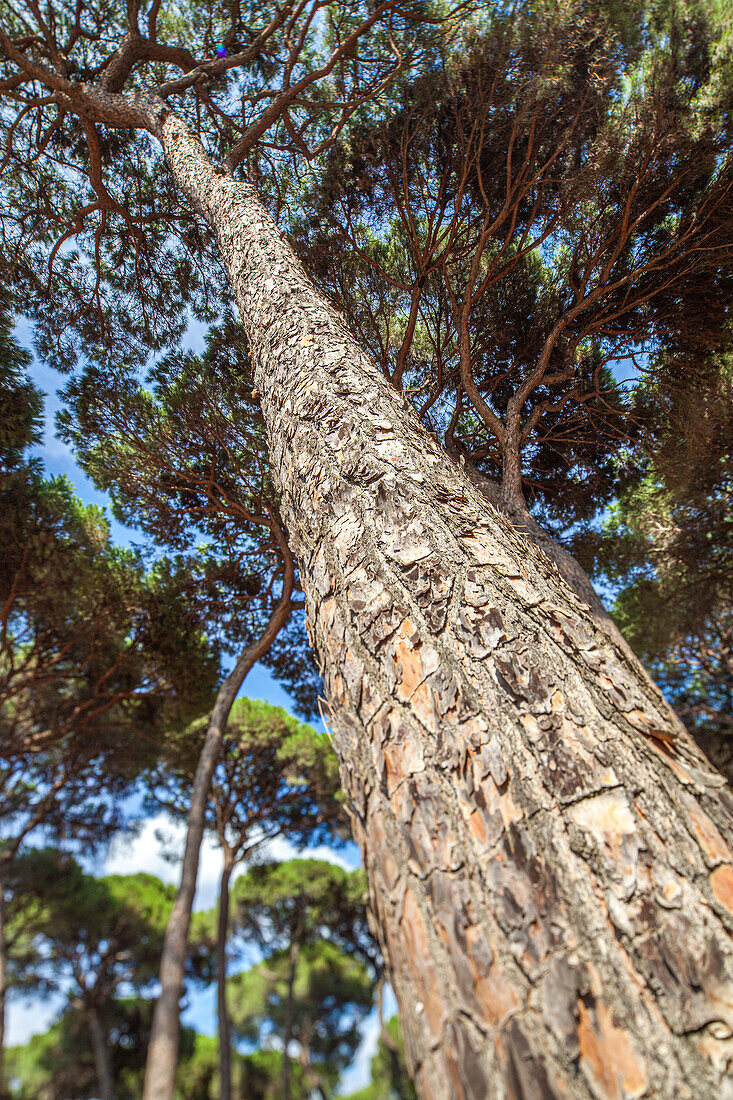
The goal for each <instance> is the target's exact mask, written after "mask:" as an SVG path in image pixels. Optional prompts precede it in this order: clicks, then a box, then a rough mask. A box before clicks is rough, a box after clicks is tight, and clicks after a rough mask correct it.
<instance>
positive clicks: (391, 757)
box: [383, 730, 425, 798]
mask: <svg viewBox="0 0 733 1100" xmlns="http://www.w3.org/2000/svg"><path fill="white" fill-rule="evenodd" d="M401 732H402V734H403V736H402V738H401V739H400V740H398V741H388V742H386V743H385V745H384V749H383V752H384V763H385V768H386V772H387V793H388V794H389V796H390V798H391V797H392V795H393V793H394V791H395V788H396V787H398V786H399V784H400V783H401V782H402V780H403V779H406V778H407V776H408V775H414V774H415V773H416V772H420V771H422V770H423V769H424V767H425V759H424V757H423V751H422V745H421V744H420V742H419V741H418V740H417V738H415V737H410V735H409V733H408V734H407V736H405V733H406V732H407V731H404V730H403V731H401Z"/></svg>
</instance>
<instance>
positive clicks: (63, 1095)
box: [6, 998, 239, 1100]
mask: <svg viewBox="0 0 733 1100" xmlns="http://www.w3.org/2000/svg"><path fill="white" fill-rule="evenodd" d="M152 1016H153V1002H152V1001H150V1000H143V999H140V998H126V999H117V1000H114V1001H112V1002H110V1003H109V1004H108V1005H107V1017H106V1018H107V1023H108V1027H109V1054H110V1063H111V1066H112V1073H113V1077H114V1081H115V1096H116V1100H138V1098H139V1097H140V1095H141V1093H142V1084H143V1076H144V1072H145V1058H146V1053H147V1044H148V1039H149V1035H150V1025H151V1022H152ZM6 1057H7V1069H8V1074H7V1076H8V1080H9V1081H10V1082H11V1096H12V1097H13V1098H14V1100H92V1098H93V1097H95V1096H96V1095H98V1087H97V1081H96V1072H95V1066H94V1057H93V1054H92V1050H91V1045H90V1042H89V1026H88V1023H87V1020H86V1018H85V1014H84V1012H83V1011H82V1010H81V1009H80V1008H79V1007H74V1006H71V1007H69V1008H68V1009H66V1010H65V1011H64V1013H63V1014H62V1015H61V1017H60V1019H59V1020H58V1021H57V1023H55V1024H54V1025H53V1026H52V1027H51V1028H49V1030H48V1031H47V1032H45V1033H44V1034H43V1035H36V1036H33V1038H32V1039H30V1040H29V1041H28V1043H26V1044H25V1045H24V1046H21V1047H11V1048H10V1049H9V1050H8V1051H7V1054H6ZM217 1058H218V1052H217V1042H216V1039H212V1038H209V1037H208V1036H205V1035H197V1034H195V1032H194V1031H193V1030H192V1029H191V1028H187V1027H184V1028H183V1029H182V1031H181V1040H180V1047H179V1062H178V1072H177V1079H176V1088H175V1093H174V1100H216V1097H217V1095H218V1094H217V1088H216V1086H217V1079H218V1068H217ZM238 1062H239V1060H237V1064H238Z"/></svg>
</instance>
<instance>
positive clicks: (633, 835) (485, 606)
mask: <svg viewBox="0 0 733 1100" xmlns="http://www.w3.org/2000/svg"><path fill="white" fill-rule="evenodd" d="M161 133H162V141H163V144H164V148H165V153H166V158H167V161H168V164H169V166H170V168H171V171H172V172H173V175H174V177H175V178H176V180H177V181H178V183H179V184H180V186H181V187H182V188H183V189H184V190H185V192H186V193H187V194H188V196H189V197H190V198H191V200H192V201H193V202H194V204H195V205H196V206H197V208H198V209H199V210H200V211H201V212H202V213H203V214H204V215H205V216H206V218H207V219H208V221H209V223H210V225H211V226H212V228H213V229H214V231H215V233H216V236H217V239H218V242H219V247H220V250H221V254H222V257H223V259H224V262H225V264H226V266H227V269H228V272H229V277H230V279H231V282H232V286H233V288H234V292H235V295H236V298H237V303H238V305H239V309H240V312H241V315H242V319H243V323H244V325H245V328H246V331H247V335H248V338H249V340H250V342H251V347H252V354H253V359H254V363H255V379H256V384H257V388H258V389H259V391H260V393H261V395H262V407H263V411H264V414H265V418H266V420H267V424H268V431H269V438H270V449H271V458H272V468H273V473H274V476H275V478H276V480H277V482H278V484H279V487H280V489H281V492H282V514H283V518H284V520H285V522H286V524H287V527H288V531H289V535H290V539H291V545H292V546H293V549H294V551H295V553H296V556H297V558H298V561H299V566H300V571H301V572H300V577H301V582H302V585H303V588H304V591H305V594H306V604H307V610H308V619H309V630H310V636H311V640H312V642H313V645H314V647H315V650H316V653H317V654H318V656H319V659H320V661H321V663H322V667H323V671H324V677H325V682H326V687H327V692H328V697H329V701H330V705H331V708H332V711H331V714H332V719H331V720H332V733H333V741H334V746H335V748H336V751H337V752H338V755H339V758H340V763H341V776H342V781H343V784H344V786H345V788H346V791H347V793H348V795H349V798H350V803H351V808H352V813H353V824H354V830H355V834H356V837H357V839H358V841H359V844H360V846H361V849H362V852H363V855H364V862H365V866H366V870H367V875H368V878H369V884H370V894H371V902H372V905H373V907H374V909H375V911H376V913H377V915H378V919H379V923H380V927H381V937H382V947H383V951H384V954H385V958H386V960H387V964H388V969H389V974H390V980H391V982H392V985H393V988H394V990H395V994H396V996H397V1000H398V1003H399V1006H400V1014H401V1018H402V1022H403V1027H404V1031H405V1037H406V1046H407V1054H408V1058H409V1061H410V1065H411V1071H412V1072H413V1074H414V1076H415V1080H416V1084H417V1088H418V1092H419V1094H420V1096H421V1100H432V1098H440V1100H448V1098H459V1100H460V1098H464V1097H471V1098H475V1100H486V1098H487V1097H489V1098H497V1100H498V1098H500V1097H501V1098H504V1097H514V1098H525V1100H529V1098H532V1100H535V1098H537V1100H540V1098H550V1097H556V1098H560V1097H572V1098H574V1100H581V1098H582V1100H591V1098H596V1100H597V1098H604V1100H605V1098H619V1100H621V1098H622V1097H642V1096H649V1095H651V1094H652V1093H653V1094H654V1095H656V1096H659V1097H675V1098H679V1100H682V1098H690V1100H692V1098H693V1097H695V1098H701V1097H716V1100H717V1098H720V1100H723V1098H725V1100H730V1098H731V1097H733V1073H731V1070H733V1063H732V1062H731V1058H732V1050H731V1039H730V1036H731V1028H732V1027H733V943H732V941H731V935H730V930H731V929H732V928H733V852H732V851H731V847H730V844H731V841H732V840H733V795H731V792H730V791H729V790H728V789H727V788H726V787H724V786H723V787H721V786H720V784H721V783H722V782H723V781H722V780H721V778H720V776H719V775H718V773H717V772H715V771H714V770H713V769H712V768H711V766H710V765H709V764H708V762H707V761H706V759H705V758H704V756H703V755H702V753H701V752H700V751H699V750H698V749H697V747H696V746H695V745H694V743H693V742H692V740H691V738H690V737H689V736H688V735H687V733H686V731H685V730H684V728H683V727H682V725H681V723H680V722H679V721H678V719H677V718H676V717H675V715H674V713H673V711H672V710H671V708H670V707H669V706H668V705H667V704H666V702H665V701H664V699H663V698H662V696H661V693H660V692H659V691H658V689H656V687H655V686H654V685H653V684H652V682H651V680H650V679H649V678H648V676H647V675H646V673H645V672H644V670H643V669H642V667H641V665H640V664H639V663H638V662H637V661H636V660H635V659H634V658H633V656H631V655H630V654H629V653H628V652H626V651H625V650H624V649H622V648H621V647H619V646H618V645H617V644H616V643H615V641H614V639H613V638H612V637H611V636H610V635H609V633H608V632H607V631H605V630H604V628H603V626H602V624H600V623H599V622H598V621H596V619H595V618H594V617H593V615H592V614H591V613H590V611H589V608H588V606H587V604H585V603H584V602H583V601H581V600H580V599H579V598H578V597H577V596H576V595H575V594H574V593H573V592H572V591H571V589H570V588H569V587H568V585H567V584H566V583H565V581H564V580H563V579H562V577H561V576H560V575H559V573H558V571H557V569H556V568H555V567H554V566H553V565H552V564H551V562H550V561H549V559H548V558H547V557H546V556H545V554H544V553H543V552H542V551H540V550H539V549H538V548H537V547H536V546H534V545H532V543H530V542H529V540H528V539H527V538H526V537H525V536H524V535H522V534H521V533H519V532H515V531H514V530H513V528H512V526H511V524H510V523H509V522H508V520H507V519H506V518H505V517H504V516H503V515H502V514H501V513H499V512H498V511H496V510H495V509H494V508H493V507H492V506H491V505H490V504H489V503H488V502H487V501H486V500H485V499H483V498H482V497H481V495H480V494H479V492H478V490H477V489H476V487H475V486H474V485H473V484H472V483H471V481H470V480H469V479H468V478H467V477H466V475H465V473H464V472H463V471H462V470H461V469H460V467H457V466H456V465H455V464H454V463H453V462H451V460H450V459H449V457H448V456H447V455H446V453H445V451H444V450H443V449H442V448H441V447H440V446H439V445H438V444H437V443H436V442H435V441H434V440H432V439H431V438H430V437H429V436H428V435H427V433H426V432H424V431H423V429H422V427H421V425H420V424H419V423H418V421H417V418H416V416H415V414H414V412H413V410H412V409H411V408H410V407H409V406H408V405H407V404H406V402H405V401H404V400H403V398H402V397H401V396H400V395H399V394H398V393H396V392H395V391H394V390H393V389H392V388H391V387H390V386H389V385H388V384H387V382H386V381H385V380H384V379H383V378H382V376H381V375H380V373H379V371H378V370H377V369H376V367H375V365H374V364H373V363H372V362H371V360H370V359H369V358H368V357H367V356H366V354H364V353H363V352H362V351H361V350H360V349H359V347H358V346H357V345H356V344H355V342H354V340H353V338H352V337H351V336H350V334H349V332H348V331H347V329H346V328H345V326H344V324H343V322H342V321H341V320H340V318H339V317H338V315H337V314H336V313H335V312H334V311H333V310H332V309H331V308H330V307H329V305H328V304H327V303H326V302H325V301H324V299H323V298H322V297H321V296H320V295H319V294H318V292H317V291H316V290H315V289H314V288H313V286H312V285H311V283H310V281H309V280H308V278H307V276H306V274H305V272H304V271H303V269H302V268H301V266H300V265H299V263H298V261H297V259H296V258H295V256H294V254H293V252H292V250H291V249H290V247H289V246H288V245H287V244H286V243H285V242H284V241H283V240H282V238H281V237H280V236H279V234H278V231H277V229H276V228H275V226H274V223H273V222H272V220H271V218H270V217H269V215H268V214H267V213H266V212H265V211H264V210H263V208H262V205H261V203H260V202H259V200H258V198H257V196H256V194H255V193H254V191H253V189H252V188H251V187H249V186H248V185H246V184H242V183H237V182H236V181H234V180H233V179H232V178H231V176H229V175H228V174H227V173H226V172H225V171H224V170H223V169H220V168H212V166H211V164H210V163H209V161H208V160H207V158H206V156H205V154H204V152H203V150H202V148H201V146H200V144H199V143H198V142H197V141H196V140H195V139H194V138H193V137H192V136H191V135H190V134H188V133H187V131H186V129H185V127H184V125H183V124H182V123H181V122H180V121H179V120H178V119H176V118H175V117H174V116H172V115H168V116H166V117H165V118H164V119H163V120H162V129H161Z"/></svg>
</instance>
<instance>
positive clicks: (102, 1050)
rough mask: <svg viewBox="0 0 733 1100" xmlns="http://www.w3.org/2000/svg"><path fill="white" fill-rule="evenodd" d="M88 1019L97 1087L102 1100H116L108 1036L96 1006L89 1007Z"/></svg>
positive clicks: (87, 1009)
mask: <svg viewBox="0 0 733 1100" xmlns="http://www.w3.org/2000/svg"><path fill="white" fill-rule="evenodd" d="M86 1013H87V1019H88V1020H89V1033H90V1035H91V1038H92V1051H93V1053H94V1067H95V1069H96V1072H97V1085H98V1086H99V1096H100V1100H114V1096H115V1083H114V1080H113V1077H112V1066H111V1065H110V1060H109V1047H108V1046H107V1034H106V1032H105V1030H104V1028H103V1027H102V1021H101V1020H100V1018H99V1012H98V1011H97V1008H96V1007H95V1006H94V1005H87V1008H86Z"/></svg>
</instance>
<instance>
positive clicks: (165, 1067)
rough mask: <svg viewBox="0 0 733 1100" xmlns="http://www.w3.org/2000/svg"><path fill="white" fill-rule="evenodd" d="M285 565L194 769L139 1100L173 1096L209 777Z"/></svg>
mask: <svg viewBox="0 0 733 1100" xmlns="http://www.w3.org/2000/svg"><path fill="white" fill-rule="evenodd" d="M285 565H286V568H285V576H284V578H283V593H282V597H281V599H280V600H279V602H278V604H277V607H276V608H275V610H274V611H273V613H272V615H271V616H270V620H269V622H268V624H267V627H266V628H265V630H264V631H263V633H262V636H261V637H260V638H259V639H258V641H256V642H254V643H253V644H252V645H251V646H248V647H247V648H246V649H245V650H244V651H243V652H242V654H241V655H240V657H239V659H238V661H237V663H236V665H235V666H234V668H233V669H232V671H231V672H230V673H229V675H228V676H227V678H226V680H225V681H224V683H223V684H222V686H221V687H220V689H219V692H218V694H217V697H216V701H215V703H214V709H213V710H212V712H211V718H210V720H209V725H208V729H207V731H206V737H205V739H204V745H203V748H202V750H201V756H200V758H199V761H198V765H197V767H196V774H195V776H194V781H193V789H192V792H191V808H190V810H189V814H188V822H187V829H186V844H185V849H184V853H183V862H182V864H181V882H180V886H179V887H178V894H177V896H176V900H175V902H174V904H173V909H172V911H171V916H170V920H169V921H168V926H167V928H166V931H165V939H164V941H163V951H162V954H161V959H160V995H159V997H158V1000H157V1001H156V1004H155V1011H154V1013H153V1024H152V1028H151V1031H150V1044H149V1046H148V1057H147V1062H146V1065H145V1083H144V1085H143V1100H171V1098H172V1096H173V1090H174V1088H175V1080H176V1064H177V1060H178V1040H179V1035H180V1009H179V1002H180V999H181V994H182V992H183V977H184V971H185V966H186V946H187V943H188V930H189V927H190V924H191V910H192V909H193V899H194V896H195V894H196V879H197V877H198V869H199V855H200V852H201V841H202V839H203V835H204V826H205V821H206V803H207V800H208V797H209V788H210V786H211V777H212V775H213V774H214V768H215V767H216V762H217V760H218V759H219V754H220V752H221V746H222V741H223V738H224V734H225V732H226V725H227V721H228V719H229V713H230V711H231V709H232V705H233V703H234V700H235V699H236V697H237V692H238V691H239V689H240V688H241V686H242V684H243V683H244V681H245V678H246V676H247V674H248V672H249V671H250V669H251V668H252V666H253V665H254V664H255V663H256V662H257V661H259V659H260V658H261V657H263V656H264V654H265V653H267V650H268V649H269V647H270V646H271V645H272V643H273V641H274V640H275V638H276V637H277V634H278V631H279V630H280V629H281V627H283V626H284V625H285V623H286V621H287V618H288V615H289V614H290V607H291V602H290V597H291V594H292V590H293V567H292V560H291V559H290V557H289V554H286V556H285Z"/></svg>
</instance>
